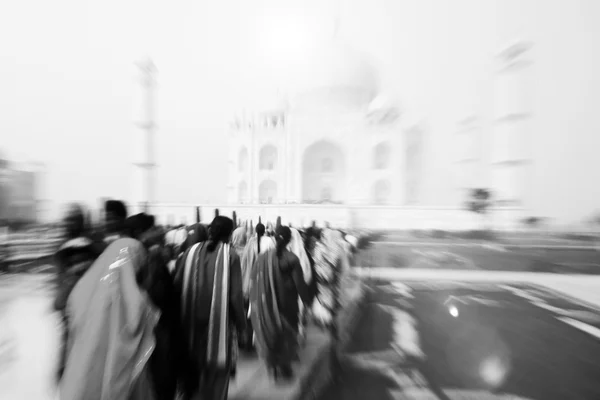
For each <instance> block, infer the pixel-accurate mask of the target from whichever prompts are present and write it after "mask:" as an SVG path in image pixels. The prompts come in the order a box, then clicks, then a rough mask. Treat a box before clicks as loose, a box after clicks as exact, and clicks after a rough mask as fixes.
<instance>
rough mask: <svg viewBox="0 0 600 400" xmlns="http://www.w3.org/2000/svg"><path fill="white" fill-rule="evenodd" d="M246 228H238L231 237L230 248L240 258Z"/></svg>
mask: <svg viewBox="0 0 600 400" xmlns="http://www.w3.org/2000/svg"><path fill="white" fill-rule="evenodd" d="M246 242H247V238H246V228H244V227H243V226H240V227H238V228H236V229H235V231H233V235H232V236H231V246H233V248H234V249H235V251H236V252H237V253H238V255H239V256H240V258H241V257H242V255H243V254H244V248H245V247H246Z"/></svg>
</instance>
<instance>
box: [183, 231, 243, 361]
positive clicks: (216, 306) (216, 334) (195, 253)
mask: <svg viewBox="0 0 600 400" xmlns="http://www.w3.org/2000/svg"><path fill="white" fill-rule="evenodd" d="M205 245H206V242H203V243H196V244H194V245H193V246H192V247H191V248H190V249H189V250H188V251H187V252H186V253H185V254H184V256H183V263H184V265H183V268H184V270H183V285H182V289H183V290H182V296H181V302H182V303H181V311H182V313H181V315H182V319H183V325H184V329H185V330H186V334H187V337H188V348H189V349H190V350H191V351H192V352H194V353H196V352H198V354H203V353H204V351H202V350H201V349H198V348H197V346H198V343H196V340H195V339H196V338H197V337H198V335H201V332H197V331H196V326H195V317H196V310H197V307H201V306H202V305H201V304H198V303H199V302H198V296H199V290H201V288H202V287H203V284H202V280H203V274H202V272H201V271H199V268H198V266H199V265H202V264H203V260H202V258H203V257H205V256H206V249H205V248H204V246H205ZM215 251H217V261H216V265H215V271H214V281H213V288H212V289H213V290H212V298H211V304H210V314H209V321H208V335H207V348H206V353H205V354H206V359H205V360H197V361H198V362H199V364H200V365H207V366H208V367H211V368H216V369H226V368H227V367H228V366H235V361H236V359H235V358H236V356H237V353H236V351H235V350H236V349H237V347H236V346H230V343H231V342H230V340H229V339H230V338H231V337H230V335H232V334H234V335H235V332H233V331H234V329H233V326H232V325H231V324H230V323H229V286H230V285H229V281H230V274H229V272H230V262H231V257H230V252H231V247H230V245H228V244H219V245H218V248H217V249H216V250H215ZM234 340H235V338H234Z"/></svg>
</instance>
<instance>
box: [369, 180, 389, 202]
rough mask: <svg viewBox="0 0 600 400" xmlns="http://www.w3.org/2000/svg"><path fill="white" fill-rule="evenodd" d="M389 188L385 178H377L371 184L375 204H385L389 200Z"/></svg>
mask: <svg viewBox="0 0 600 400" xmlns="http://www.w3.org/2000/svg"><path fill="white" fill-rule="evenodd" d="M390 194H391V188H390V183H389V182H388V181H387V180H379V181H377V182H375V185H374V186H373V200H374V202H375V204H380V205H381V204H387V203H389V201H390Z"/></svg>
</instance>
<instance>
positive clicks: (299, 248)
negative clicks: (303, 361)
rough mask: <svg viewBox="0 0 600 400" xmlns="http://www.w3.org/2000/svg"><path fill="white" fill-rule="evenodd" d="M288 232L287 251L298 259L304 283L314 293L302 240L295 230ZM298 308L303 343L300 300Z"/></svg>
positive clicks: (304, 311)
mask: <svg viewBox="0 0 600 400" xmlns="http://www.w3.org/2000/svg"><path fill="white" fill-rule="evenodd" d="M290 231H291V235H292V239H291V241H290V243H289V244H288V250H289V251H291V252H292V253H294V254H295V255H296V257H298V260H299V261H300V266H301V267H302V274H303V276H304V281H305V282H306V284H307V285H308V286H309V287H310V288H311V293H314V292H315V290H314V287H312V286H311V284H312V282H313V277H312V275H313V274H312V267H311V263H310V259H309V258H308V254H306V249H305V248H304V239H302V236H301V235H300V232H298V230H297V229H294V228H290ZM311 301H312V298H311ZM309 304H310V303H309ZM298 306H299V307H300V325H299V327H298V329H299V334H300V338H301V340H302V341H304V338H305V337H304V327H305V325H306V322H307V308H306V307H304V302H302V301H301V300H300V299H299V300H298Z"/></svg>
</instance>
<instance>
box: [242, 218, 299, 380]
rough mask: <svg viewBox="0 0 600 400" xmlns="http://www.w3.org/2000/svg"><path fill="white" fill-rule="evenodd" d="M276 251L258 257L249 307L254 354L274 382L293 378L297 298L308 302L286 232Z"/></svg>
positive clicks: (280, 235)
mask: <svg viewBox="0 0 600 400" xmlns="http://www.w3.org/2000/svg"><path fill="white" fill-rule="evenodd" d="M276 239H277V247H276V249H274V250H269V251H268V252H266V253H263V254H261V255H260V256H259V257H258V260H257V266H256V268H255V269H254V270H253V276H252V289H251V295H250V299H251V307H252V324H253V326H254V328H255V332H256V342H257V351H258V354H259V356H260V357H261V359H263V360H264V361H265V363H266V364H267V367H268V369H269V371H270V372H271V374H272V375H273V376H274V377H275V379H279V378H282V379H286V380H288V379H291V378H293V371H292V361H293V360H295V359H296V358H297V356H298V327H299V309H298V298H301V299H302V301H303V302H308V301H309V299H310V293H309V288H308V286H307V285H306V282H305V280H304V275H303V272H302V266H301V265H300V260H299V259H298V257H297V256H296V255H295V254H294V253H292V252H291V251H289V250H288V249H287V246H288V245H289V243H290V241H291V239H292V234H291V231H290V228H288V227H285V226H284V227H281V228H280V229H279V231H278V232H277V236H276Z"/></svg>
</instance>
